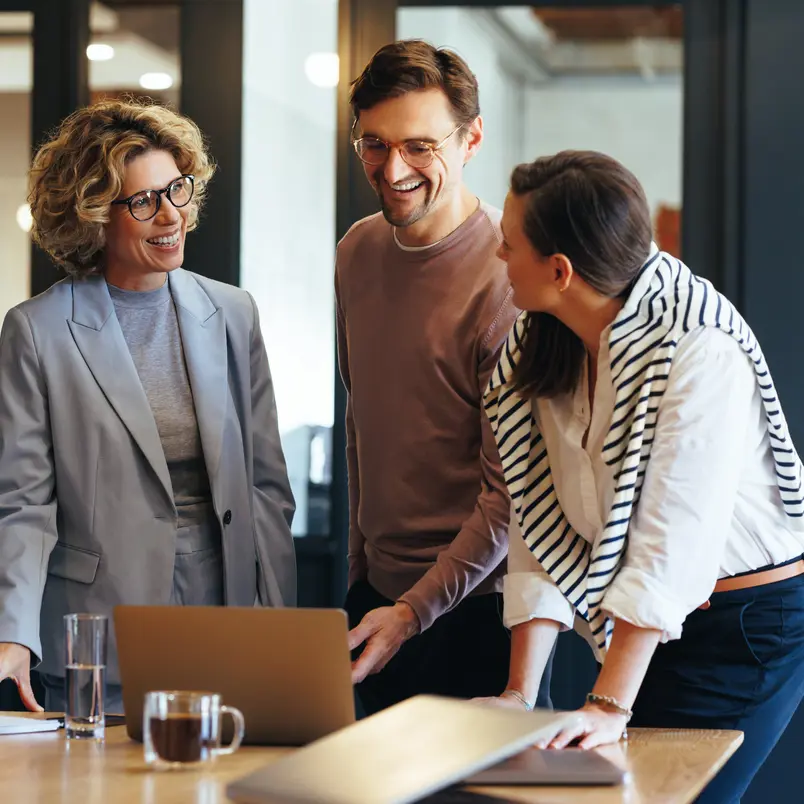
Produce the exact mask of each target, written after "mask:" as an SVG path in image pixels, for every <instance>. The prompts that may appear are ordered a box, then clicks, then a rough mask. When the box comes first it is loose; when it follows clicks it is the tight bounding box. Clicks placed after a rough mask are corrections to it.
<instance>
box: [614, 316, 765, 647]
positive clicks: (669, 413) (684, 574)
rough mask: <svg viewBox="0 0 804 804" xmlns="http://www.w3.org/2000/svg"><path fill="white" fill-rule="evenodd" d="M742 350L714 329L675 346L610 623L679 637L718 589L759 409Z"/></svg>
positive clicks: (666, 638)
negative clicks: (690, 616)
mask: <svg viewBox="0 0 804 804" xmlns="http://www.w3.org/2000/svg"><path fill="white" fill-rule="evenodd" d="M756 394H758V386H757V383H756V375H755V372H754V369H753V367H752V366H751V363H750V361H749V358H748V357H747V356H746V354H745V352H744V351H743V349H742V347H741V346H740V345H739V344H738V343H737V342H736V341H735V340H734V339H733V338H732V337H731V336H730V335H727V334H726V333H723V332H721V331H719V330H716V329H713V328H706V329H701V330H696V331H694V332H692V333H690V334H688V335H687V336H685V338H684V340H683V341H682V342H681V343H680V344H679V348H678V351H677V353H676V356H675V358H674V360H673V364H672V368H671V371H670V376H669V378H668V385H667V389H666V391H665V393H664V396H663V397H662V400H661V403H660V409H659V415H658V419H657V424H656V430H655V435H654V442H653V446H652V449H651V455H650V460H649V461H648V464H647V470H646V473H645V480H644V484H643V487H642V493H641V497H640V501H639V504H638V506H637V508H636V510H635V512H634V514H633V516H632V520H631V525H630V528H629V531H628V547H627V549H626V554H625V560H624V564H623V567H622V569H621V570H620V572H619V573H618V574H617V575H616V576H615V578H614V580H613V581H612V583H611V586H610V587H609V589H608V591H607V592H606V595H605V597H604V598H603V603H602V607H603V610H604V611H606V612H607V614H609V615H610V616H611V617H615V618H618V619H622V620H625V621H627V622H629V623H631V624H632V625H636V626H638V627H640V628H653V629H657V630H660V631H661V632H662V636H661V641H662V642H667V641H669V640H672V639H678V638H679V637H680V636H681V631H682V624H683V622H684V620H685V618H686V617H687V615H688V614H689V613H690V612H692V611H694V610H695V609H696V608H698V607H699V606H700V605H701V604H702V603H704V602H705V601H706V600H707V599H708V598H709V596H710V594H711V593H712V590H713V588H714V585H715V582H716V581H717V577H718V571H719V568H720V565H721V561H722V557H723V552H724V548H725V544H726V540H727V537H728V534H729V531H730V528H731V519H732V516H733V512H734V504H735V499H736V496H737V490H738V486H739V481H740V475H741V473H742V469H743V465H742V464H743V460H744V458H743V456H744V454H745V443H746V438H756V437H758V435H757V434H758V433H760V432H761V428H762V427H764V424H763V423H762V421H764V420H763V419H762V411H761V409H760V407H761V406H760V403H759V402H758V400H757V401H756V403H754V404H752V403H753V402H754V400H755V395H756Z"/></svg>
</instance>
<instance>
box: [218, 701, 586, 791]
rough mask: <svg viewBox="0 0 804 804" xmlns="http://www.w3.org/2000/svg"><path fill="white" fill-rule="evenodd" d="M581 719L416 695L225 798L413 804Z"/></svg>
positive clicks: (250, 779)
mask: <svg viewBox="0 0 804 804" xmlns="http://www.w3.org/2000/svg"><path fill="white" fill-rule="evenodd" d="M576 718H577V715H576V714H575V713H572V712H551V711H548V710H537V711H535V712H525V711H518V710H514V709H500V708H496V707H493V706H488V705H483V704H479V703H472V702H471V701H461V700H457V699H453V698H441V697H437V696H430V695H418V696H416V697H414V698H409V699H408V700H407V701H403V702H402V703H400V704H397V705H396V706H392V707H390V708H389V709H386V710H384V711H382V712H379V713H378V714H376V715H372V716H371V717H368V718H365V719H364V720H360V721H358V722H357V723H355V724H353V725H351V726H348V727H347V728H345V729H342V730H341V731H339V732H337V733H335V734H331V735H329V736H328V737H324V738H323V739H321V740H317V741H316V742H314V743H312V744H311V745H307V746H305V747H304V748H300V749H298V750H297V751H294V752H293V753H292V754H289V755H287V756H285V757H282V758H281V759H278V760H276V761H274V762H273V763H271V764H269V765H267V766H266V767H265V768H262V769H260V770H257V771H256V772H254V773H251V774H249V775H247V776H245V777H243V778H241V779H238V780H236V781H234V782H232V783H230V784H229V785H228V787H227V788H226V794H227V796H228V797H229V798H230V799H232V800H234V801H236V802H241V804H269V802H270V804H277V802H282V804H313V803H315V804H408V802H413V801H418V800H419V799H422V798H424V797H425V796H428V795H430V794H432V793H434V792H436V791H439V790H444V789H445V788H448V787H450V785H453V784H454V783H456V782H459V781H461V780H463V779H466V778H467V777H468V776H471V775H472V774H473V773H476V772H477V771H480V770H482V769H483V768H486V767H488V766H489V765H494V764H495V763H497V762H500V761H502V760H503V759H505V758H507V757H509V756H511V755H512V754H515V753H517V752H518V751H521V750H523V749H524V748H526V747H528V746H530V745H532V744H533V742H534V741H535V740H537V739H539V738H544V739H552V737H554V736H555V735H556V734H558V732H559V731H560V730H561V728H562V727H564V726H565V725H569V724H570V723H572V722H574V721H575V719H576ZM467 792H468V791H467ZM453 793H455V794H457V796H458V799H459V800H460V799H461V798H463V799H467V796H466V795H463V796H462V795H461V794H460V793H457V791H450V793H449V794H450V795H453ZM453 797H454V795H453ZM483 798H484V796H482V795H470V796H468V799H471V800H474V801H476V800H478V799H480V800H482V799H483Z"/></svg>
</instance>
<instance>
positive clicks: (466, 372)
mask: <svg viewBox="0 0 804 804" xmlns="http://www.w3.org/2000/svg"><path fill="white" fill-rule="evenodd" d="M500 217H501V214H500V212H499V211H497V210H495V209H492V208H490V207H487V206H486V205H484V204H481V205H480V207H479V208H478V210H477V211H476V212H474V213H473V214H472V215H471V216H470V217H469V218H468V219H467V220H466V221H465V222H464V223H463V224H462V225H461V226H459V227H458V228H457V229H456V230H455V231H454V232H452V233H451V234H450V235H448V236H447V237H446V238H445V239H443V240H441V241H439V242H438V243H435V244H433V245H432V246H428V247H425V248H423V249H418V250H407V249H404V248H403V247H401V246H400V245H399V244H398V243H397V242H396V240H395V238H394V230H393V228H392V227H391V225H390V224H389V223H387V222H386V221H385V220H384V218H383V217H382V215H380V214H377V215H373V216H371V217H369V218H365V219H363V220H362V221H359V222H358V223H356V224H355V225H354V226H353V227H352V228H351V229H350V230H349V232H348V233H347V234H346V235H345V237H344V238H343V240H341V242H340V243H339V245H338V251H337V261H336V269H335V293H336V300H337V328H338V356H339V364H340V370H341V376H342V378H343V382H344V385H345V386H346V390H347V392H348V401H347V409H346V452H347V463H348V471H349V508H350V527H349V584H350V585H351V584H352V583H354V581H356V580H358V579H360V578H366V577H367V578H368V580H369V582H370V583H371V585H372V586H373V587H374V588H375V589H376V590H377V591H378V592H380V593H381V594H382V595H385V596H386V597H388V598H390V599H392V600H403V601H405V602H407V603H409V604H410V605H411V606H412V607H413V609H414V611H415V612H416V614H417V615H418V617H419V620H420V622H421V628H422V630H425V629H426V628H429V626H430V625H432V623H433V622H434V621H435V620H436V618H438V617H439V616H440V615H441V614H444V613H445V612H447V611H449V610H450V609H452V608H454V607H455V606H457V605H458V603H460V602H461V600H463V598H464V597H466V596H467V595H468V594H470V593H475V594H482V593H488V592H492V591H499V590H500V589H501V585H502V576H503V574H504V572H505V557H506V554H507V551H508V517H509V499H508V494H507V491H506V488H505V482H504V480H503V476H502V470H501V467H500V461H499V456H498V453H497V449H496V446H495V442H494V436H493V434H492V431H491V426H490V425H489V422H488V419H487V418H486V416H485V414H484V413H483V412H482V411H483V408H482V404H481V400H482V393H483V390H484V388H485V386H486V383H487V382H488V379H489V376H490V374H491V372H492V370H493V369H494V367H495V366H496V364H497V359H498V357H499V351H500V349H501V347H502V345H503V343H504V342H505V338H506V336H507V335H508V331H509V330H510V328H511V326H512V325H513V323H514V320H515V318H516V315H517V312H518V311H517V310H516V308H515V307H514V306H513V303H512V299H511V291H510V286H509V283H508V277H507V275H506V271H505V265H504V263H503V262H502V261H501V260H499V259H498V258H497V257H496V256H495V252H496V250H497V247H498V245H499V242H500V238H501V235H500Z"/></svg>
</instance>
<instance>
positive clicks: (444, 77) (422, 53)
mask: <svg viewBox="0 0 804 804" xmlns="http://www.w3.org/2000/svg"><path fill="white" fill-rule="evenodd" d="M420 89H440V90H442V91H443V92H444V94H445V95H446V96H447V98H448V99H449V102H450V106H451V107H452V114H453V117H454V118H455V122H456V124H458V125H461V126H465V125H467V124H469V123H471V122H472V121H473V120H474V119H475V118H476V117H477V116H478V115H479V114H480V102H479V99H478V90H477V78H475V75H474V73H473V72H472V71H471V70H470V69H469V65H468V64H467V63H466V62H465V61H464V60H463V59H462V58H461V57H460V56H459V55H458V54H457V53H454V52H453V51H451V50H447V49H446V48H436V47H433V45H431V44H430V43H429V42H425V41H424V40H422V39H403V40H400V41H398V42H392V43H391V44H390V45H385V46H384V47H381V48H380V49H379V50H378V51H377V52H376V53H375V54H374V55H373V56H372V57H371V61H370V62H369V63H368V64H367V65H366V67H365V69H364V70H363V72H362V73H360V75H359V76H358V77H357V78H356V79H355V80H354V81H353V82H352V89H351V92H350V94H349V103H350V104H351V106H352V113H353V114H354V116H355V119H359V118H360V112H362V111H365V110H367V109H371V108H372V107H373V106H376V105H377V104H378V103H382V101H385V100H390V99H391V98H398V97H400V96H401V95H405V94H407V93H408V92H415V91H416V90H420Z"/></svg>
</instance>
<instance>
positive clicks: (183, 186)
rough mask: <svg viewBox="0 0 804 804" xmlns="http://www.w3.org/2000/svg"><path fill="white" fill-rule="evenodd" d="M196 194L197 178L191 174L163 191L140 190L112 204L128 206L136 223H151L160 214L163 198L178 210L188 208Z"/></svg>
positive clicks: (175, 180) (175, 181)
mask: <svg viewBox="0 0 804 804" xmlns="http://www.w3.org/2000/svg"><path fill="white" fill-rule="evenodd" d="M194 192H195V176H191V175H190V174H189V173H188V174H185V175H183V176H179V178H178V179H174V180H173V181H172V182H171V183H170V184H168V186H167V187H165V188H164V189H162V190H140V192H138V193H134V195H130V196H129V197H128V198H121V199H120V200H118V201H112V204H126V205H127V206H128V211H129V212H130V213H131V217H132V218H134V220H135V221H149V220H151V218H153V217H154V215H156V213H157V212H159V207H161V206H162V196H163V195H164V196H166V197H167V199H168V201H170V203H171V204H173V206H174V207H176V208H177V209H179V208H181V207H186V206H187V204H189V203H190V201H192V199H193V193H194Z"/></svg>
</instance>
